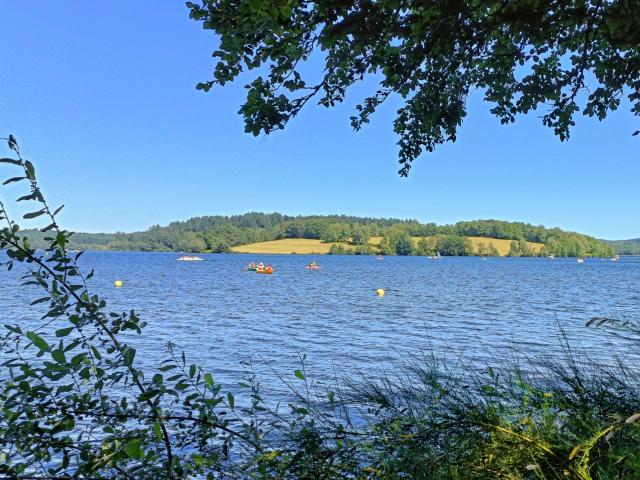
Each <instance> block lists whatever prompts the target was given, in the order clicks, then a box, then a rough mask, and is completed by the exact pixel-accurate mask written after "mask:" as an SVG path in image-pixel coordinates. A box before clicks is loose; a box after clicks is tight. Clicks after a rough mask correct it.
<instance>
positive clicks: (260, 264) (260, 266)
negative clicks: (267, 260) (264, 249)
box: [258, 262, 264, 270]
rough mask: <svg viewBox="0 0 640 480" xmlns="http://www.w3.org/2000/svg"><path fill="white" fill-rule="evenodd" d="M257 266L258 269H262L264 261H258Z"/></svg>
mask: <svg viewBox="0 0 640 480" xmlns="http://www.w3.org/2000/svg"><path fill="white" fill-rule="evenodd" d="M258 268H259V269H260V270H262V269H263V268H264V263H262V262H260V263H259V264H258Z"/></svg>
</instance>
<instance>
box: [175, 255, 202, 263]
mask: <svg viewBox="0 0 640 480" xmlns="http://www.w3.org/2000/svg"><path fill="white" fill-rule="evenodd" d="M176 260H178V261H180V262H201V261H202V260H204V259H203V258H201V257H196V256H194V255H183V256H182V257H178V258H176Z"/></svg>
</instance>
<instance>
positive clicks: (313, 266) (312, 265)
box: [304, 262, 322, 270]
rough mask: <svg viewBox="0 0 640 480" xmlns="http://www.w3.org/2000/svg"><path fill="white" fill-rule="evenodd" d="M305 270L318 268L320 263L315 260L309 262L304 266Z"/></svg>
mask: <svg viewBox="0 0 640 480" xmlns="http://www.w3.org/2000/svg"><path fill="white" fill-rule="evenodd" d="M304 268H306V269H307V270H320V268H322V267H320V265H318V264H317V263H316V262H311V263H310V264H309V265H307V266H306V267H304Z"/></svg>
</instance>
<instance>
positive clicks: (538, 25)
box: [187, 0, 640, 176]
mask: <svg viewBox="0 0 640 480" xmlns="http://www.w3.org/2000/svg"><path fill="white" fill-rule="evenodd" d="M187 6H188V7H189V8H190V10H191V13H190V16H191V17H192V18H193V19H195V20H197V21H199V22H202V25H203V27H204V28H205V29H209V30H213V31H214V32H215V33H216V34H217V35H219V37H220V44H219V46H218V49H217V50H216V51H214V52H213V57H214V58H215V59H216V62H217V63H216V65H215V70H214V72H213V79H212V80H209V81H206V82H203V83H200V84H198V88H200V89H202V90H205V91H208V90H209V89H210V88H212V87H213V86H214V85H215V84H220V85H224V84H226V83H227V82H231V81H233V80H235V79H236V78H237V77H238V76H239V75H240V74H241V73H242V72H244V71H247V70H253V71H254V72H255V74H254V75H253V78H252V79H251V80H250V83H249V84H248V85H247V86H246V88H247V99H246V102H245V103H244V104H243V105H242V106H241V108H240V113H241V114H242V115H243V116H244V119H245V126H246V128H245V129H246V131H247V132H250V133H252V134H254V135H258V134H260V133H261V132H264V133H267V134H268V133H270V132H272V131H274V130H277V129H282V128H284V127H285V125H286V124H287V122H288V121H289V120H290V119H291V118H293V117H294V116H295V115H296V114H297V113H298V112H299V111H300V110H301V109H302V107H304V106H305V105H306V104H307V103H308V102H309V101H310V100H313V101H314V102H316V103H318V104H320V105H323V106H325V107H332V106H334V105H336V104H337V103H340V102H342V101H343V100H344V99H345V96H346V94H347V89H348V88H349V87H350V86H352V85H354V84H355V83H357V82H359V81H362V80H364V79H365V78H367V77H373V79H374V80H376V81H379V86H378V88H377V89H376V91H372V92H371V94H370V95H369V96H368V97H366V98H364V99H362V101H361V102H360V103H359V104H358V106H357V107H356V113H355V115H354V116H353V117H352V118H351V124H352V126H353V128H354V129H355V130H359V129H360V128H361V127H362V126H363V125H364V124H366V123H368V122H369V119H370V117H371V115H372V114H373V113H374V112H375V110H376V109H377V107H378V106H379V105H380V104H381V103H382V102H384V101H385V100H387V99H388V98H389V97H391V96H399V97H400V98H401V99H402V102H403V103H402V106H401V107H400V108H399V109H398V111H397V117H396V118H395V120H394V130H395V132H396V133H397V134H398V135H399V137H400V138H399V140H398V146H399V161H400V163H401V165H402V166H401V169H400V171H399V173H400V174H401V175H404V176H406V175H407V174H408V172H409V169H410V168H411V162H413V161H414V160H415V159H416V158H417V157H418V156H419V155H420V154H421V153H422V152H423V151H424V150H426V151H432V150H433V149H434V148H435V147H436V146H437V145H439V144H442V143H444V142H448V141H455V140H456V135H457V131H458V127H459V126H460V125H461V124H462V121H463V119H464V117H465V115H466V110H467V97H468V95H469V93H471V91H473V90H474V89H479V90H480V91H481V92H483V95H484V100H485V101H487V102H489V103H490V104H491V105H492V107H491V112H492V113H493V114H494V115H496V116H497V117H498V118H500V121H501V122H502V123H504V124H506V123H510V122H514V121H515V118H516V116H517V115H518V114H526V113H528V112H530V111H532V110H536V109H537V110H539V111H540V114H541V116H542V122H543V124H544V125H546V126H549V127H551V128H552V129H553V131H554V133H555V134H556V135H558V136H559V137H560V139H561V140H565V139H567V138H569V131H570V127H571V126H572V125H574V116H575V114H576V113H579V112H581V113H582V114H583V115H588V116H596V117H597V118H599V119H601V120H602V119H604V118H605V117H606V116H607V114H608V113H609V112H611V111H612V110H615V109H617V108H618V107H619V106H620V103H621V100H622V99H623V98H624V97H625V96H626V97H627V99H628V101H629V103H630V105H631V110H632V112H633V113H634V114H636V115H640V0H617V1H602V0H598V1H595V0H546V1H545V0H509V1H505V0H467V1H461V0H437V1H436V0H426V1H425V0H420V1H418V0H379V1H371V0H356V1H344V0H316V1H308V0H271V1H265V0H201V2H199V3H197V2H187ZM314 54H319V55H322V56H323V57H324V65H323V66H322V68H321V69H320V68H318V69H317V70H318V71H315V72H314V71H313V66H309V65H306V66H305V64H307V61H308V60H309V58H310V57H311V56H312V55H314ZM637 133H638V132H635V134H637Z"/></svg>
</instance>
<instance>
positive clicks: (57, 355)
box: [51, 348, 67, 363]
mask: <svg viewBox="0 0 640 480" xmlns="http://www.w3.org/2000/svg"><path fill="white" fill-rule="evenodd" d="M51 358H53V359H54V360H55V361H56V362H58V363H67V359H66V358H65V356H64V351H63V350H60V349H59V348H57V349H55V350H53V351H52V352H51Z"/></svg>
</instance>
